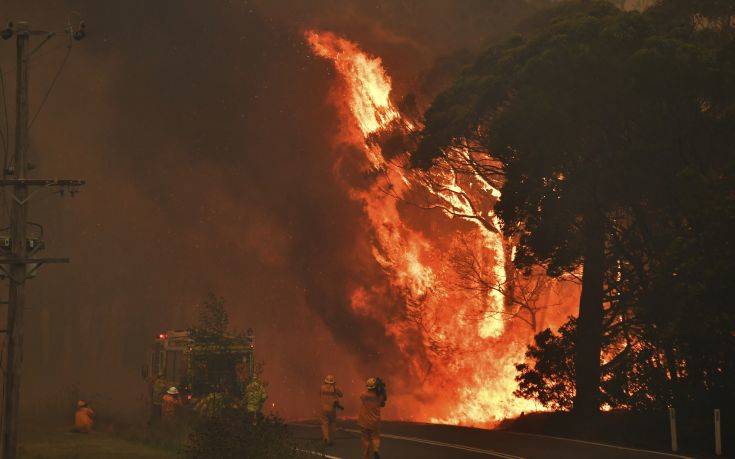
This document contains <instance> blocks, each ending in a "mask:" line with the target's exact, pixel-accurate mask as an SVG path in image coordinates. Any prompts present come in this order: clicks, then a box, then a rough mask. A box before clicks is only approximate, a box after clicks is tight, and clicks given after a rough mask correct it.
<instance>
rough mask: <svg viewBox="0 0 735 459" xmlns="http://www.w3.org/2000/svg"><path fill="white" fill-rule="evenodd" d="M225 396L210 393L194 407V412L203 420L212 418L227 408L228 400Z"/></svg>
mask: <svg viewBox="0 0 735 459" xmlns="http://www.w3.org/2000/svg"><path fill="white" fill-rule="evenodd" d="M227 398H228V397H227V396H226V395H225V394H222V393H219V392H212V393H211V394H207V395H206V396H205V397H202V398H201V399H199V400H198V401H197V402H196V405H194V411H196V412H197V414H199V416H201V417H203V418H214V417H217V416H219V415H221V413H222V412H223V411H224V410H225V408H226V407H227V406H228V400H227Z"/></svg>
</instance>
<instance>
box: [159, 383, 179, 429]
mask: <svg viewBox="0 0 735 459" xmlns="http://www.w3.org/2000/svg"><path fill="white" fill-rule="evenodd" d="M182 405H183V402H182V401H181V398H180V397H179V390H178V389H177V388H175V387H174V386H171V387H169V388H168V390H167V391H166V394H165V395H164V396H163V398H162V399H161V420H162V421H163V422H164V423H168V424H170V423H172V422H173V421H175V420H176V416H177V415H178V411H180V409H181V406H182Z"/></svg>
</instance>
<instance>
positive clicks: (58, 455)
mask: <svg viewBox="0 0 735 459" xmlns="http://www.w3.org/2000/svg"><path fill="white" fill-rule="evenodd" d="M176 457H179V456H178V455H177V454H176V453H175V452H173V451H170V450H167V449H163V448H157V447H154V446H150V445H147V444H144V443H140V442H135V441H130V440H127V439H125V438H121V437H120V436H117V435H112V434H107V433H101V432H94V433H91V434H77V433H72V432H68V431H67V432H65V431H55V432H54V431H51V432H32V433H29V434H27V435H24V436H23V437H22V438H21V444H20V458H21V459H100V458H120V459H122V458H129V459H138V458H140V459H173V458H176Z"/></svg>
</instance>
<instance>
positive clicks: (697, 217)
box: [414, 1, 735, 414]
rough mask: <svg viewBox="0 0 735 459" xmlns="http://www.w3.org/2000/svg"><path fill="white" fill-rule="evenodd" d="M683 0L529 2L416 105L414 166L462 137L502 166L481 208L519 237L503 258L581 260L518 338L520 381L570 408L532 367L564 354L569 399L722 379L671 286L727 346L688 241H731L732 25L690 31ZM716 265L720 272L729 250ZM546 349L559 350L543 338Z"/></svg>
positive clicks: (614, 402) (533, 262)
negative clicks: (644, 5) (561, 320)
mask: <svg viewBox="0 0 735 459" xmlns="http://www.w3.org/2000/svg"><path fill="white" fill-rule="evenodd" d="M685 3H686V2H678V1H670V2H662V3H661V5H659V6H657V7H655V8H652V9H650V10H648V11H647V12H646V13H644V14H639V13H624V12H622V11H620V10H618V9H617V8H614V7H613V6H612V5H610V4H609V3H607V2H570V3H566V4H564V5H561V6H559V7H556V8H553V9H550V10H548V11H544V12H542V13H541V14H540V15H539V16H538V17H537V18H535V20H533V21H530V23H531V24H532V25H533V30H532V31H531V32H529V34H528V36H526V37H514V38H512V39H511V40H509V41H507V42H506V43H503V44H501V45H498V46H494V47H492V48H490V49H489V50H488V51H487V52H485V53H484V54H483V55H482V56H480V58H479V59H478V60H477V62H476V63H475V64H474V65H473V66H471V67H470V68H469V69H468V70H467V71H466V72H465V73H464V74H463V75H462V76H461V78H460V79H458V81H457V82H456V83H455V84H454V86H453V87H452V88H450V89H449V90H448V91H446V92H445V93H443V94H442V95H440V96H439V97H438V98H437V99H436V100H435V102H434V104H433V106H432V107H431V109H430V110H429V111H428V112H427V115H426V127H425V129H424V130H423V132H422V136H421V142H420V148H419V151H418V155H416V156H414V161H415V162H416V163H419V164H422V165H424V166H425V167H429V166H430V164H431V161H432V160H433V159H435V158H439V161H444V158H446V157H447V156H448V155H449V156H451V155H453V154H454V153H453V151H455V150H456V149H457V148H463V147H464V146H465V145H467V144H468V143H470V144H473V145H478V146H479V148H477V149H476V151H478V152H480V153H478V154H479V155H485V156H486V157H488V158H489V159H488V160H487V161H490V160H496V161H499V162H500V163H501V164H502V171H503V180H504V181H503V184H502V187H501V189H500V192H501V193H500V200H499V202H498V204H497V206H496V209H497V213H498V216H499V218H500V220H501V221H502V223H503V230H504V231H505V232H507V233H509V234H512V235H515V237H517V238H518V246H517V254H516V257H515V259H514V262H515V264H516V265H517V266H518V267H519V268H529V269H530V268H532V267H534V266H538V265H543V266H545V267H546V270H547V272H548V273H549V275H551V276H558V275H561V274H563V273H568V274H569V275H575V274H576V273H578V272H581V276H582V294H581V298H580V303H579V317H578V319H577V320H576V322H575V323H574V326H573V327H572V326H571V324H570V325H569V326H568V327H566V328H564V329H562V333H561V335H560V336H559V337H557V338H554V337H553V335H551V334H550V332H548V331H546V332H543V333H542V335H539V337H538V339H537V342H536V343H535V345H534V346H533V347H531V348H530V349H529V355H528V356H529V358H531V360H536V362H537V366H536V368H535V370H538V371H536V373H534V371H535V370H534V369H533V368H529V367H527V366H522V367H521V368H520V369H521V371H522V375H521V382H522V388H521V394H522V395H523V396H528V397H531V398H538V399H542V398H544V397H546V399H545V401H547V402H548V401H549V400H550V399H549V398H548V397H552V398H553V397H556V400H555V401H553V402H552V405H555V406H560V407H564V406H568V401H569V400H570V398H569V396H570V394H569V393H564V394H563V396H554V395H553V394H551V395H549V394H548V393H544V392H543V390H544V387H543V385H544V384H546V383H547V382H548V380H545V379H544V377H543V375H544V374H548V372H546V371H545V370H544V368H547V369H548V368H555V365H562V366H563V365H567V367H570V368H567V369H566V370H565V371H563V372H557V371H556V370H555V372H556V377H557V378H558V377H559V375H567V377H568V378H573V380H574V385H573V387H574V389H573V393H574V408H575V410H576V411H578V412H580V413H583V414H590V413H595V412H596V411H597V410H598V408H599V406H600V404H601V403H603V401H604V402H606V403H608V404H609V405H611V406H623V407H634V406H637V407H640V406H645V405H646V404H648V405H649V406H661V405H662V404H665V403H666V400H668V399H670V397H671V392H672V388H674V387H676V386H680V385H681V384H682V379H687V380H688V381H689V382H688V383H687V384H693V385H695V386H699V385H700V384H701V381H702V380H705V381H707V382H705V383H703V386H707V387H708V388H705V387H702V386H700V387H699V389H698V390H697V391H698V392H699V393H701V394H704V393H708V394H710V395H712V394H720V395H717V397H719V398H722V394H724V392H723V391H722V388H723V387H724V386H723V384H724V381H725V379H723V378H725V377H726V376H725V375H726V374H727V370H725V369H726V368H731V363H728V362H730V361H731V359H730V358H729V357H726V356H725V355H724V354H723V353H722V352H721V351H720V350H719V349H716V348H714V347H713V346H712V343H711V342H708V341H709V340H705V339H704V337H703V335H699V333H700V332H704V330H705V328H703V327H699V326H694V325H693V324H692V323H689V322H687V321H686V319H684V317H687V316H689V315H692V313H691V312H685V309H687V307H686V306H684V305H683V304H682V303H681V301H680V299H678V298H676V297H673V296H672V294H671V292H674V291H677V292H681V294H682V295H684V296H686V297H687V298H688V299H690V301H692V303H690V304H697V305H699V308H701V310H705V311H707V315H709V314H711V316H712V317H717V318H718V319H717V320H720V321H721V323H720V325H718V326H714V324H712V322H711V319H706V320H705V321H704V322H703V323H709V324H712V328H713V329H717V330H719V332H717V333H716V334H715V335H714V336H717V338H716V342H717V343H718V344H719V346H721V348H722V349H732V345H733V340H732V336H733V334H732V330H733V329H735V327H734V326H733V322H732V315H731V314H729V313H727V312H725V310H724V309H723V306H724V305H723V304H722V302H721V301H719V300H715V299H714V298H713V297H712V295H710V294H709V293H705V291H707V290H709V289H712V290H717V289H718V288H719V287H718V284H717V282H716V281H715V280H714V279H715V278H716V277H718V276H719V274H718V275H717V276H710V273H711V269H709V268H705V263H704V262H703V259H702V257H700V256H695V255H694V253H693V252H689V250H691V249H692V247H694V246H698V247H700V248H702V249H703V250H705V248H707V249H706V250H709V249H713V250H714V247H720V248H721V249H723V250H725V251H729V250H730V245H729V244H727V243H726V242H725V240H726V239H725V238H724V233H723V232H721V230H722V228H724V226H723V225H727V224H728V223H727V222H731V221H732V218H733V212H732V211H733V200H732V196H733V188H732V185H733V183H732V181H731V179H729V178H726V177H728V176H729V175H730V174H729V173H727V172H726V171H728V170H730V168H731V167H732V154H731V153H728V148H730V147H729V146H730V145H732V141H733V139H732V137H733V132H735V131H733V129H732V128H733V126H732V123H733V117H732V115H731V113H732V112H731V107H732V103H733V99H732V93H731V92H730V91H728V90H726V89H725V88H726V87H727V85H729V84H732V76H731V75H732V73H731V71H730V70H729V69H731V68H732V67H731V66H732V59H733V57H732V52H731V43H732V38H731V37H732V34H731V31H730V30H723V29H722V28H709V29H706V28H702V27H701V26H700V25H699V24H701V23H702V21H699V22H697V21H695V20H694V18H696V17H697V14H695V13H696V10H692V6H691V5H692V4H691V3H687V4H686V5H685ZM704 3H706V2H704ZM712 6H713V3H710V4H709V7H712ZM721 8H724V9H725V10H727V11H724V13H723V14H726V15H728V14H732V11H731V10H732V8H731V6H727V5H721ZM702 11H703V10H702ZM727 17H730V16H727ZM725 82H727V83H725ZM483 151H484V152H485V153H482V152H483ZM695 164H696V166H694V165H695ZM692 195H696V196H698V197H697V199H693V198H692ZM694 202H698V203H700V204H699V206H697V205H695V204H694ZM714 209H717V212H719V213H718V215H714V213H713V212H714ZM705 221H706V222H707V223H704V222H705ZM694 222H698V223H697V224H695V223H694ZM695 227H696V229H695ZM705 235H707V236H705ZM685 247H686V248H685ZM726 247H727V248H726ZM680 250H681V251H680ZM683 253H689V254H690V256H691V258H690V259H689V261H692V263H689V262H685V261H684V258H682V254H683ZM708 253H709V252H708ZM694 260H699V261H694ZM700 262H701V263H700ZM717 264H718V266H719V267H721V268H722V272H730V273H731V272H732V265H731V264H730V263H728V262H718V263H717ZM694 266H696V267H697V268H694ZM698 269H700V271H699V272H697V270H698ZM684 271H686V272H687V274H686V277H684V276H683V274H682V273H683V272H684ZM672 277H674V278H676V281H675V282H672V281H671V280H672ZM703 282H704V283H706V285H708V288H705V289H704V290H698V292H699V293H698V294H692V288H691V287H687V288H683V287H684V286H686V285H690V286H691V285H692V284H694V285H703V284H702V283H703ZM664 286H667V287H666V288H668V289H669V290H668V291H667V290H666V288H665V287H664ZM695 290H697V289H695ZM725 296H726V295H723V297H725ZM664 298H665V300H664ZM673 305H681V309H679V307H678V306H677V307H676V308H675V310H677V311H679V313H678V314H680V315H676V314H675V315H676V318H675V317H674V316H672V313H671V312H670V310H667V308H671V307H672V306H673ZM689 308H691V306H689ZM672 327H673V328H672ZM674 329H675V330H676V331H673V330H674ZM694 330H699V331H694ZM572 337H573V339H574V342H573V344H574V346H569V345H568V344H570V342H569V340H568V339H570V338H572ZM713 339H714V338H713ZM693 343H699V344H700V345H705V346H706V347H707V348H708V349H709V352H710V354H709V357H708V358H707V359H704V360H705V361H707V362H708V363H706V364H703V360H702V358H701V357H697V356H695V355H694V354H693V353H689V352H690V350H691V349H693V348H692V345H693ZM552 348H553V349H557V350H558V349H562V350H563V352H546V351H550V350H552ZM569 352H573V353H574V355H575V358H574V359H573V360H568V359H566V355H567V353H569ZM685 355H686V356H685ZM562 358H563V360H559V359H562ZM549 359H551V360H549ZM554 359H556V361H555V362H554V361H553V360H554ZM610 368H617V369H618V371H617V373H616V374H617V375H620V374H623V375H626V377H624V378H623V379H622V380H621V379H620V378H619V377H618V378H617V379H616V378H615V377H614V375H611V373H610V372H609V371H608V370H609V369H610ZM684 368H686V369H684ZM705 368H707V369H705ZM620 369H626V371H625V372H621V371H620ZM651 369H652V370H653V373H655V374H653V373H651V371H649V370H651ZM695 369H696V370H695ZM690 371H693V373H690ZM694 374H696V375H697V376H693V375H694ZM667 381H668V382H667ZM662 382H664V383H662ZM524 383H525V384H526V386H525V387H523V384H524ZM560 387H562V388H564V387H568V388H569V389H571V386H567V385H565V384H562V385H561V386H560ZM601 388H602V394H604V397H603V395H601ZM714 388H717V389H716V390H715V389H714ZM674 391H675V392H676V390H674ZM680 392H681V391H680ZM641 394H644V395H643V399H639V400H635V397H637V396H640V395H641Z"/></svg>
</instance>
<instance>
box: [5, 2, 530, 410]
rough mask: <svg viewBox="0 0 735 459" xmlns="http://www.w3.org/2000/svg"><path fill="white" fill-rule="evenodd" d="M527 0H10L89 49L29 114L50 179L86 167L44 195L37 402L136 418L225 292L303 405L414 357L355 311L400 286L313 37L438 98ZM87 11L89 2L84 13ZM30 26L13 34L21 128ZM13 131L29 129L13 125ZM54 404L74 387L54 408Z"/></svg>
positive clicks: (47, 66) (294, 406)
mask: <svg viewBox="0 0 735 459" xmlns="http://www.w3.org/2000/svg"><path fill="white" fill-rule="evenodd" d="M531 9H532V7H531V6H530V5H528V4H527V3H526V2H520V1H514V0H505V1H500V0H498V1H481V0H466V1H453V0H446V1H419V0H416V1H380V2H374V1H336V0H330V1H327V0H317V1H300V2H296V1H265V0H262V1H253V2H247V1H207V2H203V1H195V0H177V1H173V0H156V1H150V0H147V1H143V0H126V1H111V0H77V1H71V0H70V1H50V0H48V1H46V0H39V1H34V2H28V1H22V0H12V1H8V0H5V1H0V21H5V20H15V21H17V20H20V19H26V20H28V21H30V22H31V24H32V26H34V27H36V28H39V29H44V30H62V29H63V26H64V24H65V23H66V21H67V18H71V21H72V23H75V22H77V21H78V17H82V18H83V19H84V20H85V22H86V24H87V31H88V36H87V38H86V39H85V40H83V41H81V42H78V43H74V44H73V48H72V50H71V52H70V55H69V59H68V61H67V62H66V64H65V66H64V68H63V71H62V73H61V74H60V76H59V78H58V80H57V82H56V85H55V87H54V90H53V91H52V92H51V93H50V96H49V98H48V100H47V102H46V103H45V105H44V106H43V109H42V111H41V112H40V114H39V116H38V118H37V119H36V121H35V123H34V125H33V127H32V130H31V151H30V153H29V156H30V159H31V162H32V163H34V164H36V165H37V167H36V169H34V171H33V174H34V176H35V177H69V178H84V179H86V180H87V186H86V187H84V189H83V191H82V192H81V193H80V194H79V195H77V196H75V197H73V198H70V197H59V196H56V195H51V194H48V193H47V194H44V195H41V196H39V197H38V198H37V199H35V200H34V201H33V202H32V204H31V214H30V218H31V220H33V221H36V222H39V223H42V224H43V228H44V238H45V241H46V244H47V249H46V251H45V254H44V255H47V256H69V257H70V258H71V259H72V263H71V264H69V265H54V266H48V267H45V268H44V269H43V270H42V271H41V273H40V274H39V275H38V277H37V278H36V279H34V280H32V281H30V282H29V284H28V288H29V302H28V307H27V320H26V352H25V363H24V375H23V384H24V386H23V387H24V388H23V391H24V400H26V403H27V407H28V408H27V409H28V410H29V411H30V410H32V409H44V408H43V407H44V406H46V404H49V403H52V401H54V400H66V399H71V398H73V397H77V396H79V397H85V398H89V399H90V400H92V401H93V402H95V403H96V404H97V405H100V406H105V407H107V409H108V410H109V411H113V410H117V411H121V412H123V411H124V412H130V411H131V408H132V407H136V406H137V405H136V402H135V401H136V400H138V398H139V394H140V393H142V390H143V387H144V385H143V381H142V379H141V377H140V366H141V364H142V363H143V362H144V360H145V355H146V348H147V346H148V345H150V343H151V341H152V338H153V337H154V336H155V335H156V334H157V333H158V332H159V331H160V330H164V329H171V328H185V327H187V326H189V325H191V324H192V322H193V320H194V319H195V313H194V305H195V304H196V303H198V302H199V301H200V300H201V299H202V298H203V297H204V295H205V294H206V293H207V292H208V291H212V292H215V293H216V294H218V295H221V296H223V297H225V299H226V300H227V307H228V312H229V314H230V317H231V322H232V326H233V328H234V329H244V328H246V327H248V326H251V327H253V328H254V329H255V332H256V340H257V349H258V351H257V352H258V359H259V360H262V361H264V362H265V364H266V366H265V375H266V379H268V381H269V383H270V394H271V399H270V401H273V402H277V403H278V404H279V406H284V407H285V408H284V411H285V413H284V414H286V415H293V416H298V415H306V414H308V413H310V411H311V409H312V408H313V405H314V402H313V400H311V398H312V395H311V394H312V392H314V391H315V389H314V387H315V385H316V384H317V383H318V381H319V378H320V377H322V376H323V374H326V373H335V374H337V375H338V377H341V378H342V379H344V380H346V383H348V384H357V383H355V381H356V380H357V379H359V378H362V377H363V376H364V375H366V374H375V373H377V372H381V371H385V372H388V373H396V372H400V368H401V365H402V362H401V361H400V360H401V356H400V353H399V352H398V350H397V347H396V344H395V343H393V342H392V341H391V339H390V338H389V337H387V336H386V333H385V330H384V328H383V325H382V324H379V323H375V322H372V321H370V320H369V319H367V318H361V317H357V316H355V315H353V314H352V313H350V311H349V306H348V302H349V292H350V290H351V288H352V287H354V285H355V283H356V282H364V281H365V280H366V279H368V280H369V282H371V283H374V284H376V283H380V282H384V280H381V271H380V269H379V267H378V266H376V264H375V263H374V261H372V259H371V257H370V256H369V254H370V246H371V241H370V237H371V236H370V232H369V225H368V223H367V221H366V219H365V217H364V214H363V212H362V209H361V207H360V203H359V202H356V201H354V200H351V199H350V198H349V197H348V195H347V193H346V192H345V190H344V187H343V186H341V185H340V183H339V181H338V179H336V178H335V161H336V156H335V155H336V154H337V153H335V151H334V148H333V142H332V139H333V136H334V134H335V132H336V130H337V129H338V126H339V119H338V115H337V112H336V110H335V108H334V107H333V105H332V104H331V103H330V101H329V97H328V94H329V89H330V87H331V86H332V85H333V83H334V79H335V78H336V75H335V72H334V71H333V69H332V68H331V67H330V64H329V63H328V62H326V61H324V60H322V59H319V58H315V57H313V56H312V54H311V53H310V51H309V49H308V48H307V46H306V44H305V43H304V40H303V35H302V34H303V31H304V30H305V29H307V28H321V29H329V30H332V31H335V32H337V33H339V34H342V35H344V36H345V37H346V38H348V39H351V40H355V41H357V42H359V43H360V44H361V45H362V46H363V47H364V48H365V49H366V50H368V51H369V52H370V53H372V54H375V55H380V56H381V57H382V58H383V61H384V63H385V65H386V67H387V69H388V71H389V72H390V73H391V75H392V76H393V81H394V86H395V90H396V97H403V96H404V95H406V94H409V93H414V94H417V96H418V97H419V99H421V101H422V103H423V104H424V105H425V104H426V103H428V101H429V100H430V98H431V96H433V95H434V94H435V93H436V92H437V91H439V90H440V89H441V88H443V87H445V86H446V85H447V84H448V83H449V82H450V81H451V78H453V77H454V76H455V75H457V73H458V72H459V71H460V69H461V68H462V66H463V65H465V64H467V63H469V62H471V59H472V56H473V53H475V52H476V51H477V50H478V49H479V48H481V47H482V46H484V45H485V44H487V43H488V42H490V41H492V40H497V39H499V38H501V37H503V36H505V35H507V34H508V33H509V32H510V31H511V30H512V28H513V26H514V24H515V23H516V22H517V21H518V19H519V18H520V17H522V16H523V15H524V14H526V13H527V12H528V11H530V10H531ZM72 12H73V13H72ZM66 45H67V41H66V39H65V38H64V37H63V34H62V35H60V36H58V37H56V38H54V39H53V40H51V41H49V42H48V43H47V44H46V45H44V47H43V48H42V49H41V50H40V51H39V52H38V53H36V54H35V55H34V57H33V59H32V62H31V77H30V82H31V112H32V113H34V112H35V110H36V108H37V107H38V106H39V103H40V102H41V100H42V98H43V96H44V94H45V91H46V89H47V88H48V86H49V84H50V83H51V81H52V78H53V76H54V74H55V72H56V71H57V69H58V68H59V66H60V64H61V63H62V61H63V58H64V55H65V53H66ZM14 51H15V46H14V43H13V41H4V42H0V64H2V71H3V72H4V75H5V78H6V79H7V80H8V81H7V85H6V96H7V103H8V109H9V110H10V112H11V113H10V116H11V120H10V121H11V124H12V112H13V110H14V101H13V97H12V94H13V91H14V84H13V79H14ZM11 130H12V129H11ZM57 404H58V403H57Z"/></svg>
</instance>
